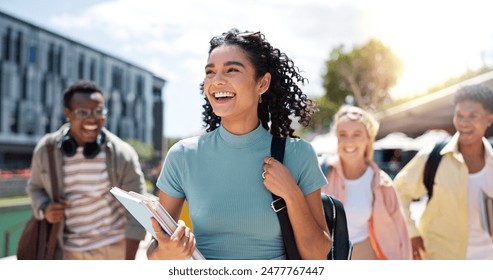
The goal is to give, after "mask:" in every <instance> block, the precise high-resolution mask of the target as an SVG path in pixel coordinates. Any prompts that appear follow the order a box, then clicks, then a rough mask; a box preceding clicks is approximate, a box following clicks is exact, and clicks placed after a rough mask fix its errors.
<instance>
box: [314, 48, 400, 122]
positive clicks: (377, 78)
mask: <svg viewBox="0 0 493 280" xmlns="http://www.w3.org/2000/svg"><path fill="white" fill-rule="evenodd" d="M325 68H326V70H325V73H324V75H323V76H322V78H323V87H324V89H325V95H324V96H322V97H320V98H317V99H316V102H317V104H318V107H319V112H318V113H316V114H315V116H314V118H313V124H312V125H311V126H310V127H309V129H312V130H313V131H314V132H320V131H327V130H328V128H329V127H330V123H331V122H332V119H333V116H334V113H335V112H336V111H337V110H338V108H339V107H340V106H341V105H343V104H344V103H347V102H346V100H348V97H352V99H353V100H354V101H355V105H356V106H359V107H361V108H363V109H365V110H370V111H375V110H377V109H378V108H379V107H380V106H381V105H383V104H385V103H386V102H389V101H390V100H391V98H390V93H389V89H390V88H391V87H393V86H394V85H395V84H396V83H397V79H398V77H399V76H400V74H401V72H402V64H401V61H400V59H399V58H398V57H397V56H395V55H394V53H393V52H392V50H391V49H390V48H388V47H386V46H385V45H384V44H382V43H381V42H380V41H378V40H374V39H371V40H369V41H368V42H367V43H366V44H365V45H363V46H355V47H354V48H353V49H352V50H351V51H349V52H346V51H345V50H344V46H342V45H341V46H339V47H336V48H335V49H333V50H332V51H331V53H330V57H329V59H328V60H327V61H326V62H325Z"/></svg>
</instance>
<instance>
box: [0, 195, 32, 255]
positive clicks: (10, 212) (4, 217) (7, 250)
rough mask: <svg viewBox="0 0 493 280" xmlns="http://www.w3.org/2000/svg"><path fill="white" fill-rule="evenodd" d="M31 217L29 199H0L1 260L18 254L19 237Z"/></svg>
mask: <svg viewBox="0 0 493 280" xmlns="http://www.w3.org/2000/svg"><path fill="white" fill-rule="evenodd" d="M31 216H32V211H31V204H30V201H29V198H28V197H15V198H3V199H0V258H4V257H8V256H14V255H15V254H16V251H17V243H18V242H19V237H20V235H21V233H22V230H23V229H24V225H25V224H26V222H27V221H28V220H29V218H31Z"/></svg>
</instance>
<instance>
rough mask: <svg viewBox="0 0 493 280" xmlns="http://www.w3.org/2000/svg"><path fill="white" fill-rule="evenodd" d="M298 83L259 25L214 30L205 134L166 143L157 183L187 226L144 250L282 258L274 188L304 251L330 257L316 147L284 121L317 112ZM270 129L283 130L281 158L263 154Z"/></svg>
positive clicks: (278, 133)
mask: <svg viewBox="0 0 493 280" xmlns="http://www.w3.org/2000/svg"><path fill="white" fill-rule="evenodd" d="M303 82H304V78H303V77H302V76H301V75H300V74H299V73H298V69H297V68H296V67H295V66H294V63H293V61H292V60H291V59H289V57H288V56H287V55H286V54H285V53H283V52H281V51H280V50H279V49H276V48H274V47H272V46H271V44H270V43H269V42H268V41H267V40H266V39H265V36H264V34H262V33H261V32H240V31H239V30H237V29H232V30H229V31H228V32H225V33H223V34H221V35H219V36H216V37H213V38H212V39H211V41H210V50H209V56H208V59H207V62H206V65H205V78H204V81H203V83H202V84H201V90H202V93H203V95H204V99H205V105H204V106H203V107H204V112H203V116H204V117H203V121H204V123H205V126H206V128H207V133H206V134H204V135H201V136H198V137H193V138H189V139H184V140H182V141H180V142H178V143H177V144H175V145H174V146H173V147H171V149H170V150H169V152H168V155H167V157H166V160H165V162H164V167H163V168H162V170H161V175H160V176H159V179H158V182H157V186H158V187H159V188H160V189H161V193H160V202H161V203H162V204H163V206H164V207H165V208H166V210H167V211H168V212H169V213H170V214H171V215H172V216H173V217H174V218H175V219H178V217H179V216H180V211H181V209H182V205H183V204H184V202H185V201H186V202H188V207H189V212H190V218H191V221H192V223H193V233H192V232H191V230H190V229H189V228H187V227H186V226H185V225H184V224H182V225H181V226H180V227H179V228H178V229H177V230H176V231H175V233H174V234H173V235H172V236H171V237H168V236H166V235H165V234H164V233H162V234H161V235H160V234H158V242H152V243H151V244H150V247H149V249H148V257H149V258H150V259H185V258H189V257H190V256H191V254H192V252H193V251H194V249H195V246H197V247H198V249H199V250H200V252H201V253H202V254H203V255H204V256H205V257H206V259H286V258H287V254H286V252H285V249H284V243H283V239H282V234H281V227H280V223H279V220H278V217H277V213H276V212H275V211H273V209H272V208H271V203H272V200H273V198H272V194H275V195H277V196H279V197H281V198H282V199H284V201H285V202H286V207H287V209H288V210H289V211H288V210H285V211H287V213H288V216H289V220H290V222H291V225H292V228H293V231H294V233H295V236H296V246H297V248H298V251H299V253H300V256H301V258H302V259H326V258H327V254H328V252H329V249H330V245H331V240H330V237H329V235H328V229H327V225H326V222H325V217H324V212H323V208H322V202H321V199H320V196H321V193H320V188H321V187H322V185H324V184H325V183H326V180H325V178H324V176H323V174H322V173H321V172H320V168H319V167H318V160H317V156H316V154H315V151H314V149H313V148H312V146H311V145H310V144H309V143H308V142H306V141H304V140H302V139H300V138H298V137H297V136H295V135H294V129H293V128H292V127H291V122H292V118H293V117H294V118H297V119H299V122H300V123H301V124H303V125H306V124H308V122H309V121H310V118H311V115H312V114H313V113H314V108H313V104H312V101H311V100H310V99H308V98H307V97H306V95H305V94H303V92H302V91H301V89H300V87H299V86H298V83H303ZM273 137H282V138H285V139H286V147H285V157H284V161H283V163H281V162H279V161H277V160H275V159H274V158H271V157H270V152H271V143H272V139H273ZM155 230H156V231H157V232H161V230H160V229H159V227H158V225H157V224H156V227H155Z"/></svg>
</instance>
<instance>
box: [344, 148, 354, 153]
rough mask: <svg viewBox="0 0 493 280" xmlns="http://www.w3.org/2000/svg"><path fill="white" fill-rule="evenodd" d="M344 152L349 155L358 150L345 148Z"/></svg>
mask: <svg viewBox="0 0 493 280" xmlns="http://www.w3.org/2000/svg"><path fill="white" fill-rule="evenodd" d="M344 151H345V152H347V153H352V152H354V151H356V148H344Z"/></svg>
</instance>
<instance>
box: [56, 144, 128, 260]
mask: <svg viewBox="0 0 493 280" xmlns="http://www.w3.org/2000/svg"><path fill="white" fill-rule="evenodd" d="M82 150H83V148H82V147H79V148H77V153H76V154H75V155H74V156H73V157H67V156H64V158H63V160H64V166H63V173H64V176H63V182H64V185H65V192H64V199H65V202H66V208H65V231H64V239H65V242H64V243H65V244H64V246H65V247H64V249H65V250H73V251H87V250H92V249H95V248H99V247H102V246H106V245H109V244H112V243H115V242H118V241H120V240H122V239H123V238H124V233H125V230H124V227H125V223H126V217H125V209H124V208H123V206H121V204H120V203H119V202H118V201H117V200H116V199H115V198H114V197H113V195H112V194H111V193H110V192H109V190H110V188H111V186H110V181H109V178H108V172H107V169H106V153H105V152H100V153H99V154H98V155H97V156H96V157H95V158H93V159H86V158H84V156H83V154H82Z"/></svg>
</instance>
